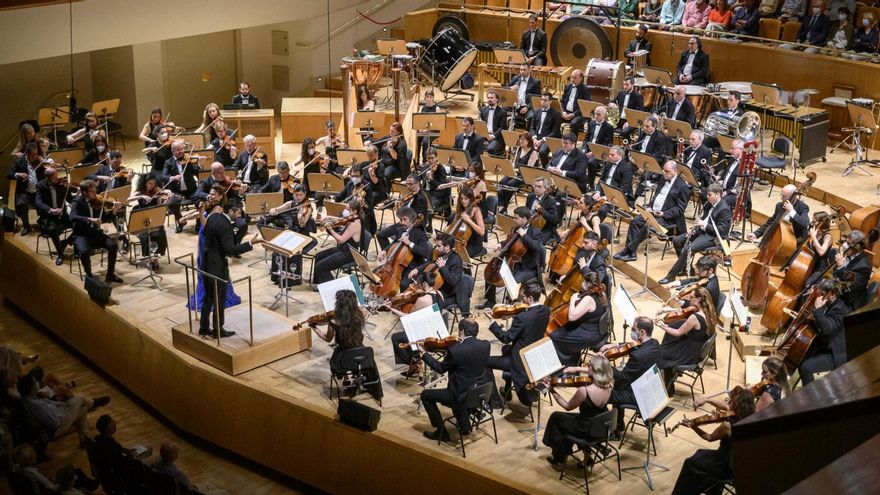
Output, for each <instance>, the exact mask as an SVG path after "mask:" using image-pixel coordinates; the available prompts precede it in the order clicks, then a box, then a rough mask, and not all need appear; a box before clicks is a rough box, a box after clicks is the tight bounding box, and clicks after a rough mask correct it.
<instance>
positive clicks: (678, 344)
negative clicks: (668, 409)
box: [659, 287, 718, 395]
mask: <svg viewBox="0 0 880 495" xmlns="http://www.w3.org/2000/svg"><path fill="white" fill-rule="evenodd" d="M688 301H689V302H690V305H691V306H693V307H695V308H696V312H695V313H694V314H692V315H690V316H688V317H687V319H686V320H684V321H682V322H675V323H672V324H671V325H666V324H664V323H659V327H660V328H661V329H662V330H663V331H664V332H666V335H664V336H663V342H661V343H660V363H659V366H660V368H661V369H662V370H663V379H664V381H665V383H666V386H667V388H668V390H669V391H670V395H672V394H673V393H674V391H675V372H674V369H673V368H675V367H676V366H683V365H688V364H696V363H697V362H699V361H700V351H702V349H703V344H704V343H705V342H706V341H707V340H708V339H709V337H711V336H712V335H713V334H714V333H715V327H716V326H717V324H718V319H717V318H716V316H715V306H714V305H713V304H712V295H711V294H710V293H709V291H708V290H706V288H705V287H700V288H698V289H697V290H695V291H694V292H692V293H691V296H690V298H689V299H688Z"/></svg>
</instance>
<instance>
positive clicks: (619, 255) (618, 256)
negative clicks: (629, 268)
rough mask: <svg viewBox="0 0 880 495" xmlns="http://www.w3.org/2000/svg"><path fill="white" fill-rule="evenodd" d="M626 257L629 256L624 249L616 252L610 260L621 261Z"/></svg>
mask: <svg viewBox="0 0 880 495" xmlns="http://www.w3.org/2000/svg"><path fill="white" fill-rule="evenodd" d="M627 256H629V251H627V250H626V249H624V250H623V251H618V252H616V253H614V256H612V258H614V259H616V260H622V259H623V258H625V257H627Z"/></svg>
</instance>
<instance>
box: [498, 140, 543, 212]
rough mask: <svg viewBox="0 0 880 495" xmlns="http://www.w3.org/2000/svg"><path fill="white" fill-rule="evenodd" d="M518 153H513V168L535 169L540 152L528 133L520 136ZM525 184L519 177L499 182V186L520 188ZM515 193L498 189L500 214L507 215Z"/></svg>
mask: <svg viewBox="0 0 880 495" xmlns="http://www.w3.org/2000/svg"><path fill="white" fill-rule="evenodd" d="M516 144H517V146H516V151H514V153H513V166H514V167H516V168H517V169H518V168H519V167H521V166H523V165H525V166H529V167H534V166H535V163H537V162H538V150H537V149H535V141H534V140H533V139H532V135H531V134H529V133H528V132H523V133H522V134H520V135H519V139H518V141H517V143H516ZM523 184H525V182H523V180H522V179H520V178H519V177H502V178H501V180H499V181H498V185H500V186H505V187H511V188H518V187H520V186H522V185H523ZM513 194H514V191H509V190H507V189H504V188H499V189H498V211H499V213H505V214H506V213H507V207H508V205H510V199H511V198H513Z"/></svg>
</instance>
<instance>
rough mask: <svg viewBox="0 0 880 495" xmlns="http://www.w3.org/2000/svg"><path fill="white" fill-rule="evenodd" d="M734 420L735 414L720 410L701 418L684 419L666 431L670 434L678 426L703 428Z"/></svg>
mask: <svg viewBox="0 0 880 495" xmlns="http://www.w3.org/2000/svg"><path fill="white" fill-rule="evenodd" d="M734 418H736V413H735V412H733V411H730V410H724V411H722V410H721V409H718V410H716V411H715V412H713V413H709V414H704V415H702V416H697V417H696V418H691V419H688V418H687V417H685V418H684V419H682V420H681V421H679V422H678V423H677V424H676V425H675V426H673V427H672V428H670V429H668V430H666V432H667V433H672V432H673V431H675V429H676V428H678V427H679V426H687V427H689V428H693V427H695V426H703V425H708V424H712V423H724V422H725V421H730V420H731V419H734Z"/></svg>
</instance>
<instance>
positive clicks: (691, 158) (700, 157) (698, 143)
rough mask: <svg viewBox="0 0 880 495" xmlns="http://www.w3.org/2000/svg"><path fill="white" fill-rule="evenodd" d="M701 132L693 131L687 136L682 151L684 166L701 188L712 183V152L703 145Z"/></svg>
mask: <svg viewBox="0 0 880 495" xmlns="http://www.w3.org/2000/svg"><path fill="white" fill-rule="evenodd" d="M703 137H704V134H703V131H701V130H699V129H695V130H693V131H691V135H690V136H688V147H687V148H685V149H684V154H683V157H682V158H683V160H684V164H685V165H687V166H688V168H690V169H691V171H692V172H693V173H694V178H695V179H697V182H698V183H699V184H700V186H701V187H708V186H709V184H712V183H713V182H714V177H713V171H712V150H710V149H709V148H708V147H707V146H706V145H705V144H703Z"/></svg>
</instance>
